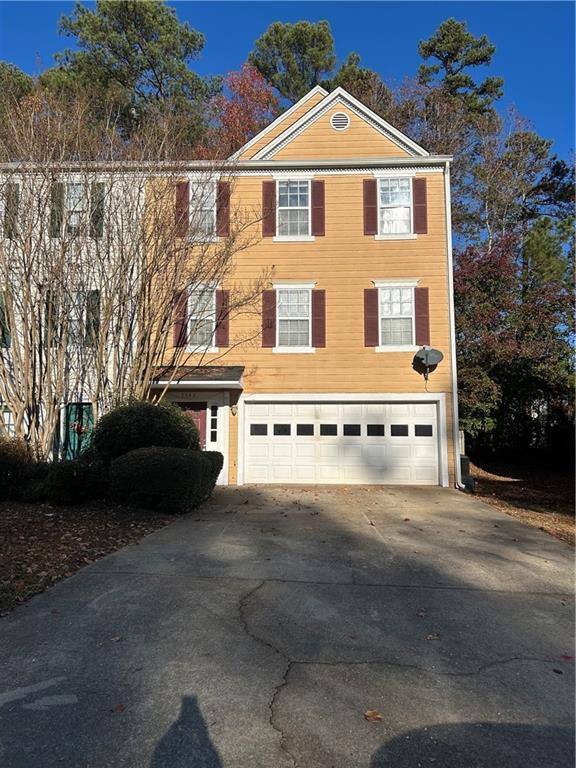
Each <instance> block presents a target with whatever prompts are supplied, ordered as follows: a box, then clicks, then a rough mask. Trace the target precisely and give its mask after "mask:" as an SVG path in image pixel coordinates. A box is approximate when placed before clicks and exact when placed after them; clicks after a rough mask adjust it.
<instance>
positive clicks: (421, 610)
mask: <svg viewBox="0 0 576 768" xmlns="http://www.w3.org/2000/svg"><path fill="white" fill-rule="evenodd" d="M416 616H417V617H418V618H419V619H423V618H424V616H426V611H425V610H424V608H419V609H418V610H417V611H416Z"/></svg>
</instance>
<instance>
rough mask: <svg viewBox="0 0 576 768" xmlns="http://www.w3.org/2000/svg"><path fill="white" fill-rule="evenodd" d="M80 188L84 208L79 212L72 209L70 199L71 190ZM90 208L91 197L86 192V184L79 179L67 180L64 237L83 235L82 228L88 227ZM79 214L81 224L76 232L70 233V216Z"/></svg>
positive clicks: (65, 187) (65, 185)
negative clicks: (73, 187) (71, 188)
mask: <svg viewBox="0 0 576 768" xmlns="http://www.w3.org/2000/svg"><path fill="white" fill-rule="evenodd" d="M72 186H75V187H80V188H81V190H82V194H81V196H80V203H81V204H82V208H80V209H79V210H78V211H77V210H76V209H75V208H74V209H73V208H71V207H70V204H69V203H70V197H69V189H70V187H72ZM89 207H90V195H89V193H87V191H86V184H85V183H84V181H82V180H81V179H77V178H71V179H67V180H66V181H65V182H64V212H63V213H64V237H79V236H80V235H81V234H82V228H83V227H85V226H86V222H87V214H88V210H89ZM74 212H76V213H78V219H79V223H78V226H77V228H76V230H77V231H76V232H70V231H69V229H68V228H69V226H70V224H69V220H70V214H71V213H74Z"/></svg>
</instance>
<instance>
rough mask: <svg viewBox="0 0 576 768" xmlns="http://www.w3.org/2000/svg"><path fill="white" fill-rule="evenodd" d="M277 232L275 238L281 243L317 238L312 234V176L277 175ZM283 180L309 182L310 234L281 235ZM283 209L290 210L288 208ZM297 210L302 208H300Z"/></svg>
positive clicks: (305, 241) (309, 240)
mask: <svg viewBox="0 0 576 768" xmlns="http://www.w3.org/2000/svg"><path fill="white" fill-rule="evenodd" d="M274 181H275V184H276V234H275V236H274V238H273V240H274V241H275V242H279V243H311V242H314V240H315V239H316V238H315V237H314V235H313V234H312V176H276V177H275V179H274ZM282 181H305V182H307V183H308V234H307V235H279V234H278V230H279V227H280V182H282ZM283 210H290V208H286V209H283ZM297 210H302V209H301V208H298V209H297Z"/></svg>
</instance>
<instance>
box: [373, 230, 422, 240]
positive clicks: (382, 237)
mask: <svg viewBox="0 0 576 768" xmlns="http://www.w3.org/2000/svg"><path fill="white" fill-rule="evenodd" d="M417 239H418V235H415V234H414V233H413V232H410V233H408V232H405V233H404V234H398V235H374V240H417Z"/></svg>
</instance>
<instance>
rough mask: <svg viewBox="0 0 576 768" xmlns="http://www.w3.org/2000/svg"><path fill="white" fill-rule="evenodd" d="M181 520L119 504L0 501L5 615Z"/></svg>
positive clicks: (0, 608) (0, 591)
mask: <svg viewBox="0 0 576 768" xmlns="http://www.w3.org/2000/svg"><path fill="white" fill-rule="evenodd" d="M175 519H176V516H175V515H167V514H160V513H156V512H150V511H146V510H140V509H132V508H127V507H121V506H118V505H111V504H104V503H93V504H90V505H86V506H75V507H53V506H49V505H47V504H20V503H14V502H0V616H2V615H4V614H6V613H7V612H8V611H10V610H11V609H12V608H14V607H15V606H16V605H18V604H19V603H22V602H24V601H25V600H28V599H29V598H30V597H32V595H35V594H37V593H38V592H43V591H44V590H45V589H47V588H48V587H51V586H52V584H54V583H55V582H57V581H60V580H61V579H64V578H66V576H70V575H71V574H72V573H74V572H75V571H78V570H79V569H80V568H83V567H84V566H85V565H88V564H89V563H93V562H94V561H95V560H98V559H99V558H101V557H104V555H108V554H109V553H110V552H114V551H115V550H117V549H120V548H121V547H125V546H126V545H127V544H132V543H134V542H136V541H139V540H140V539H141V538H142V537H144V536H146V534H148V533H151V532H152V531H155V530H157V529H158V528H162V527H163V526H165V525H168V523H170V522H172V521H173V520H175Z"/></svg>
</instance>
